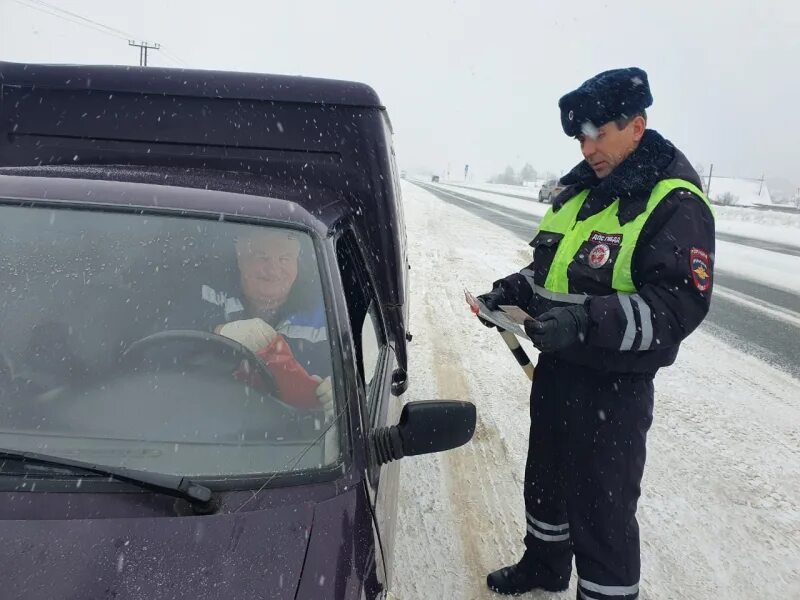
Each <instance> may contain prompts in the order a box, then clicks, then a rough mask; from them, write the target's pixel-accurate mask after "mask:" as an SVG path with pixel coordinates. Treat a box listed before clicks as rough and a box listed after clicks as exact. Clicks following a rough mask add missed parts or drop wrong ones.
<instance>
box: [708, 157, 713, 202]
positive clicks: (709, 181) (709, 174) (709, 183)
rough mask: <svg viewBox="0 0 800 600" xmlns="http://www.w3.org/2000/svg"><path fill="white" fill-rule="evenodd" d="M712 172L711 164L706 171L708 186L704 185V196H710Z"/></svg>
mask: <svg viewBox="0 0 800 600" xmlns="http://www.w3.org/2000/svg"><path fill="white" fill-rule="evenodd" d="M713 172H714V163H711V168H709V169H708V185H706V196H708V195H709V194H711V174H712V173H713Z"/></svg>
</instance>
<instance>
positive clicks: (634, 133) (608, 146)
mask: <svg viewBox="0 0 800 600" xmlns="http://www.w3.org/2000/svg"><path fill="white" fill-rule="evenodd" d="M645 127H646V124H645V121H644V119H643V118H641V117H636V118H635V119H634V120H633V121H632V122H630V123H628V125H627V126H626V127H625V128H623V129H619V128H618V127H617V125H616V123H606V124H605V125H603V126H602V127H600V128H598V129H597V130H596V132H597V134H596V135H594V136H590V135H587V134H583V133H582V134H580V135H578V136H577V139H578V141H579V142H580V144H581V152H582V153H583V157H584V158H585V159H586V162H588V163H589V166H591V167H592V170H593V171H594V172H595V175H597V176H598V177H599V178H600V179H602V178H604V177H607V176H608V174H609V173H611V171H613V170H614V169H615V168H616V167H617V166H618V165H619V164H620V163H621V162H622V161H624V160H625V159H626V158H628V156H629V155H630V154H631V152H633V151H634V150H635V149H636V146H638V145H639V142H640V141H641V139H642V135H644V130H645Z"/></svg>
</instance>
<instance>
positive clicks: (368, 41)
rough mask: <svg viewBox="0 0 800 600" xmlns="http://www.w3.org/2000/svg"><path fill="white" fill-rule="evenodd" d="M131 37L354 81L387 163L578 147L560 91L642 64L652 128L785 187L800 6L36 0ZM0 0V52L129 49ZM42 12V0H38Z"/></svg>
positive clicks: (522, 157) (796, 171) (766, 0)
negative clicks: (382, 136) (378, 111)
mask: <svg viewBox="0 0 800 600" xmlns="http://www.w3.org/2000/svg"><path fill="white" fill-rule="evenodd" d="M47 3H48V4H50V5H54V6H58V7H61V8H63V9H66V10H69V11H72V12H74V13H76V14H80V15H82V16H85V17H89V18H91V19H94V20H96V21H98V22H100V23H103V24H105V25H108V26H110V27H113V28H116V29H118V30H120V31H122V32H125V33H130V34H132V35H134V36H136V37H137V38H139V39H146V40H149V41H156V42H160V43H161V44H162V45H163V46H164V48H165V50H166V51H168V52H169V54H167V53H165V52H152V53H151V60H150V63H151V64H152V65H160V66H181V64H182V63H181V62H179V61H183V63H185V64H187V65H188V66H190V67H194V68H203V69H227V70H239V71H256V72H265V73H288V74H302V75H309V76H322V77H333V78H340V79H354V80H358V81H363V82H366V83H368V84H370V85H371V86H373V87H374V88H375V89H376V90H377V92H378V93H379V95H380V96H381V98H382V100H383V102H384V104H385V105H386V106H387V107H388V110H389V114H390V116H391V118H392V121H393V123H394V128H395V142H396V145H397V152H398V160H399V162H400V163H401V167H404V168H407V169H416V168H420V167H427V168H430V169H434V170H438V171H441V172H443V171H444V170H445V169H446V168H447V166H448V165H450V166H451V169H452V173H453V175H455V174H458V173H463V168H464V164H465V163H469V164H470V166H471V169H472V170H473V172H474V174H475V176H476V177H478V178H481V177H488V176H489V175H492V174H494V173H495V172H498V171H501V170H502V169H503V167H504V166H505V165H507V164H513V165H514V166H516V167H519V166H521V165H522V164H523V163H524V162H530V163H531V164H533V165H534V167H536V168H537V169H538V170H540V171H546V170H551V171H554V172H559V173H560V172H562V171H564V170H566V169H568V168H570V167H572V166H573V165H574V164H575V163H577V162H578V160H580V154H579V149H578V146H577V142H575V141H574V140H571V139H569V138H567V137H566V136H565V135H564V134H563V132H562V131H561V127H560V121H559V114H558V105H557V103H558V99H559V97H560V96H561V95H563V94H564V93H565V92H567V91H569V90H571V89H573V88H575V87H577V86H578V85H579V84H580V83H581V82H582V81H583V80H585V79H587V78H588V77H590V76H591V75H593V74H595V73H597V72H599V71H601V70H605V69H609V68H616V67H626V66H634V65H635V66H640V67H642V68H644V69H645V70H646V71H647V72H648V75H649V78H650V84H651V88H652V92H653V96H654V98H655V102H654V105H653V107H652V108H651V109H650V111H649V112H650V117H651V118H650V126H651V127H653V128H655V129H657V130H659V131H660V132H661V133H662V134H664V135H665V136H666V137H667V138H669V139H671V140H672V141H673V142H675V144H676V145H677V146H678V147H679V148H681V149H683V151H684V152H685V153H686V154H687V155H688V157H689V159H690V160H691V161H692V162H694V163H702V164H704V165H706V167H707V166H708V165H709V164H710V163H714V171H715V173H720V174H722V175H738V176H744V177H759V176H760V175H761V174H762V172H763V173H766V174H767V177H783V178H787V179H790V180H792V181H793V182H794V183H795V185H800V150H799V149H798V148H799V146H798V139H800V75H798V74H799V73H800V5H798V4H797V3H795V2H791V1H788V0H786V1H784V2H775V1H772V0H760V1H752V2H745V1H743V0H727V1H725V2H723V1H718V2H713V1H707V0H693V1H685V0H668V1H663V2H650V1H648V2H642V1H641V0H637V1H624V2H623V1H620V2H611V1H609V2H597V1H592V2H590V1H575V2H567V1H562V2H555V1H548V0H543V1H532V0H517V1H513V2H512V1H504V2H497V1H489V0H452V1H444V0H403V1H379V0H363V1H356V0H337V1H335V2H331V1H324V2H323V1H318V2H316V1H315V2H312V1H302V0H280V1H264V2H256V1H247V2H246V1H244V0H225V1H224V2H213V3H212V2H206V1H203V0H191V1H190V0H169V1H166V0H158V1H155V0H138V1H137V2H122V1H117V0H47ZM23 4H29V5H36V6H39V7H40V8H42V7H44V6H45V4H44V3H43V2H41V1H40V0H0V60H12V61H22V62H45V61H46V62H79V63H117V64H138V51H136V50H135V49H134V48H130V47H128V45H127V42H126V41H125V40H124V39H122V38H124V37H125V36H124V35H121V37H113V36H112V35H107V34H104V33H100V32H99V31H95V30H93V29H90V28H88V27H86V26H84V25H80V24H77V23H71V22H68V21H67V20H65V19H63V18H58V17H56V16H53V15H50V14H45V13H43V12H40V11H37V10H34V9H32V8H30V7H28V6H24V5H23ZM47 10H49V9H47Z"/></svg>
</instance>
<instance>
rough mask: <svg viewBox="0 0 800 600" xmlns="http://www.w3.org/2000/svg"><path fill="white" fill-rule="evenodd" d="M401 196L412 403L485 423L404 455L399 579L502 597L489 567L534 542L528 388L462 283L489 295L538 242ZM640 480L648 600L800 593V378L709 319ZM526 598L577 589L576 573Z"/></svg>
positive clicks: (670, 386)
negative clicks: (449, 408)
mask: <svg viewBox="0 0 800 600" xmlns="http://www.w3.org/2000/svg"><path fill="white" fill-rule="evenodd" d="M403 195H404V203H405V211H406V220H407V226H408V237H409V244H410V252H411V262H412V271H411V276H412V283H411V289H412V290H413V296H412V298H411V310H412V316H411V331H412V332H413V333H414V340H413V342H412V344H411V346H410V350H411V355H410V356H411V373H412V379H411V386H410V389H409V392H408V393H407V399H408V400H423V399H431V398H457V399H468V400H471V401H472V402H474V403H475V404H476V406H477V408H478V428H477V431H476V434H475V437H474V439H473V441H472V442H470V444H468V445H466V446H464V447H463V448H460V449H457V450H454V451H451V452H446V453H442V454H435V455H429V456H420V457H415V458H410V459H404V460H403V462H402V463H401V485H400V490H401V497H400V514H399V523H398V537H397V547H396V550H395V557H394V558H395V563H394V564H395V569H396V571H395V579H394V584H395V585H394V587H395V590H396V593H397V594H398V596H399V597H400V598H413V599H415V600H416V599H419V600H424V599H437V600H438V599H440V598H447V599H451V598H452V599H454V600H461V599H480V598H496V597H497V596H495V595H493V594H491V593H489V592H488V591H487V590H486V588H485V583H484V580H485V576H486V574H487V573H488V572H489V571H491V570H494V569H496V568H498V567H499V566H502V565H504V564H508V563H511V562H513V561H514V560H516V559H517V558H518V557H519V556H520V554H521V552H522V548H523V545H522V538H523V532H524V510H523V500H522V476H523V471H524V462H525V453H526V448H527V436H528V427H529V419H528V408H529V405H528V391H529V384H527V383H526V379H525V377H524V375H523V373H522V371H521V370H520V368H519V366H518V365H517V364H516V362H515V361H514V359H513V358H512V356H511V354H510V353H509V352H508V350H507V349H506V348H505V346H504V345H503V343H502V341H501V339H500V338H499V336H498V335H497V334H496V333H495V332H493V331H491V330H488V329H486V328H484V327H482V326H481V325H480V324H479V323H477V321H476V320H475V318H474V317H473V316H472V315H471V314H470V313H469V311H468V310H467V307H466V305H465V304H464V299H463V289H464V288H465V287H466V288H468V289H470V290H472V291H474V292H476V293H480V292H483V291H486V290H487V289H488V287H489V286H490V284H491V281H493V280H494V279H496V278H497V277H498V276H502V275H505V274H507V273H509V272H512V271H514V270H517V269H519V268H520V265H521V264H522V263H523V261H525V260H526V259H527V258H528V256H529V250H530V249H529V248H527V246H526V245H525V243H524V242H523V241H521V240H519V239H518V238H516V237H514V236H513V235H512V234H510V233H509V232H508V231H506V230H505V229H502V228H500V227H498V226H495V225H493V224H492V223H489V222H487V221H485V220H482V219H480V218H478V217H476V216H474V215H472V214H470V213H468V212H466V211H464V210H461V209H459V208H457V207H454V206H452V205H450V204H447V203H445V202H442V201H439V200H437V199H436V198H434V197H433V196H431V195H430V194H428V193H427V192H425V191H423V190H421V189H420V188H418V187H416V186H414V185H412V184H409V183H407V182H403ZM442 223H447V227H446V228H443V227H442ZM526 349H527V350H528V352H529V354H531V355H532V356H533V355H534V354H535V351H534V350H533V349H532V348H531V347H530V346H529V345H528V346H527V347H526ZM643 488H644V493H643V496H642V499H641V502H640V510H639V521H640V525H641V529H642V541H643V544H642V594H641V598H642V600H662V599H663V600H667V599H670V600H673V599H676V598H682V599H697V600H701V599H702V600H711V599H714V600H716V599H717V598H726V599H729V600H737V599H741V600H745V599H747V600H751V599H755V598H787V599H788V598H800V382H798V381H797V380H795V379H792V378H790V377H789V376H787V375H785V374H784V373H782V372H780V371H778V370H776V369H774V368H773V367H771V366H769V365H767V364H765V363H762V362H760V361H758V360H757V359H754V358H752V357H750V356H747V355H745V354H743V353H741V352H739V351H738V350H737V349H736V348H732V347H730V346H728V345H726V344H725V343H723V342H721V341H719V340H718V339H716V338H714V337H712V336H711V335H710V334H708V333H705V332H704V331H703V328H702V327H701V329H700V330H699V331H698V332H696V333H695V334H694V335H692V336H691V337H690V338H689V339H688V340H687V341H686V342H685V344H684V346H683V348H682V351H681V354H680V356H679V358H678V361H677V363H676V364H675V365H674V366H672V367H670V368H668V369H664V370H662V371H661V373H659V375H658V377H657V380H656V418H655V423H654V425H653V428H652V429H651V433H650V437H649V455H648V465H647V469H646V473H645V481H644V484H643ZM528 597H530V598H539V599H552V600H555V599H559V600H561V599H563V600H566V599H572V598H574V597H575V585H574V581H573V585H572V587H571V588H570V591H569V592H565V593H563V594H546V593H539V594H530V595H529V596H528Z"/></svg>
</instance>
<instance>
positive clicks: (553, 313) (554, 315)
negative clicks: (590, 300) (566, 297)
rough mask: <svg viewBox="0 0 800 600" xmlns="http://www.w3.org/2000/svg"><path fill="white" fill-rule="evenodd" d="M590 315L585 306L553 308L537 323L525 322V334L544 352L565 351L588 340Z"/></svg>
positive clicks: (532, 321) (529, 320) (531, 320)
mask: <svg viewBox="0 0 800 600" xmlns="http://www.w3.org/2000/svg"><path fill="white" fill-rule="evenodd" d="M588 330H589V313H588V312H587V311H586V308H585V307H584V306H583V305H575V306H566V307H561V308H553V309H551V310H548V311H547V312H546V313H544V314H542V315H541V316H540V317H539V318H538V319H536V320H535V321H534V320H533V319H528V320H526V321H525V333H527V334H528V337H529V338H531V341H532V342H533V345H534V346H536V347H537V348H538V349H539V350H541V351H542V352H555V351H557V350H563V349H564V348H568V347H569V346H572V345H573V344H577V343H578V342H581V343H582V342H583V341H584V340H585V339H586V332H587V331H588Z"/></svg>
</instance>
